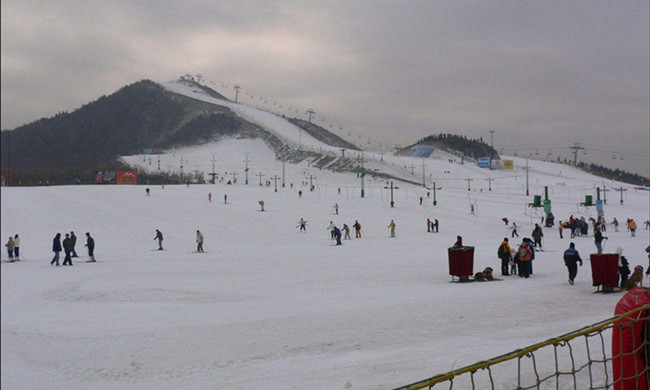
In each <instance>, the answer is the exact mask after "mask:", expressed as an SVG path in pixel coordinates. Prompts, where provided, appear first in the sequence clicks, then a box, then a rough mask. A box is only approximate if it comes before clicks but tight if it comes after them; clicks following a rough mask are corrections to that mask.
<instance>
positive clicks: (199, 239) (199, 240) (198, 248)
mask: <svg viewBox="0 0 650 390" xmlns="http://www.w3.org/2000/svg"><path fill="white" fill-rule="evenodd" d="M196 251H197V252H199V253H203V234H202V233H201V232H200V231H198V230H197V231H196Z"/></svg>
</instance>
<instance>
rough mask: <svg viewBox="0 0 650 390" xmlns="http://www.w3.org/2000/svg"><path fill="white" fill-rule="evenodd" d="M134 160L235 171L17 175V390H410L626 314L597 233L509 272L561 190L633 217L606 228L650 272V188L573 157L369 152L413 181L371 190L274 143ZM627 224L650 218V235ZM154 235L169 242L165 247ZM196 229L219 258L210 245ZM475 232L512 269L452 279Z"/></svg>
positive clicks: (242, 110) (501, 374)
mask: <svg viewBox="0 0 650 390" xmlns="http://www.w3.org/2000/svg"><path fill="white" fill-rule="evenodd" d="M166 88H169V89H170V90H174V91H175V92H176V93H182V94H186V95H192V96H193V97H194V98H196V99H201V100H205V99H214V97H209V96H204V95H202V94H201V93H200V92H199V91H193V90H188V89H187V88H186V87H183V86H182V85H179V84H176V83H171V84H166ZM218 104H224V105H227V106H228V107H229V108H230V109H232V110H233V111H235V112H237V114H238V115H242V116H245V117H246V118H247V119H248V120H250V121H251V122H254V123H256V124H257V125H258V126H262V127H264V128H265V129H266V131H269V132H272V133H273V134H274V136H275V137H277V138H281V139H283V140H285V142H287V144H290V145H294V147H295V146H296V145H297V147H298V148H300V147H303V148H305V149H307V148H309V149H311V150H314V151H318V152H319V153H323V154H331V155H332V156H334V158H335V159H338V158H339V157H338V156H342V154H343V153H345V154H353V155H354V154H355V153H358V152H355V151H351V150H350V151H346V152H342V151H341V150H340V148H331V147H329V148H328V146H327V145H325V144H323V143H322V142H320V141H318V140H317V139H315V138H313V137H311V138H310V137H309V136H307V135H306V134H304V133H303V134H300V130H298V129H296V128H295V127H291V126H289V125H287V124H286V123H285V122H280V121H278V120H277V117H276V118H274V117H272V116H269V115H267V114H265V113H261V112H259V111H256V110H254V109H251V108H248V107H243V106H238V105H236V104H234V103H232V102H227V101H220V102H218ZM359 157H360V156H359ZM123 158H124V159H125V160H127V161H128V162H129V163H131V164H134V165H138V166H140V167H141V168H142V169H147V170H151V171H154V172H155V171H157V170H158V166H160V169H161V170H165V171H178V170H180V165H183V169H184V170H185V172H191V171H195V170H196V171H200V172H203V173H205V174H207V173H209V172H211V171H212V169H213V164H214V170H215V172H216V173H217V174H218V176H217V178H218V180H217V181H216V183H215V184H202V185H194V184H190V185H189V186H186V185H166V186H164V187H163V186H160V185H147V184H146V183H142V184H141V185H123V186H108V185H104V186H102V185H78V186H72V185H71V186H52V187H3V188H2V189H1V195H2V203H1V211H2V218H1V226H0V232H1V234H2V235H3V236H4V237H9V235H14V234H19V235H20V237H21V238H22V245H21V253H22V258H23V260H22V261H20V262H15V263H6V262H3V263H2V265H1V266H2V270H1V271H2V272H1V273H0V276H1V278H2V279H1V282H2V283H1V285H0V288H1V292H2V294H1V303H2V305H1V318H0V320H1V329H0V331H1V337H2V343H1V346H0V348H1V355H0V357H1V363H0V364H1V368H2V370H1V385H2V388H3V389H4V388H8V389H12V388H29V389H39V388H80V389H83V388H92V389H118V388H119V389H176V388H179V387H182V388H189V389H203V388H229V389H250V388H261V387H263V388H265V389H287V388H290V389H377V388H393V387H397V386H399V385H404V384H406V383H411V382H414V381H416V380H420V379H423V378H426V377H430V376H432V375H434V374H437V373H441V372H446V371H448V370H450V369H452V368H459V367H463V366H465V365H468V364H471V363H474V362H476V361H479V360H484V359H487V358H490V357H493V356H496V355H500V354H503V353H506V352H508V351H511V350H514V349H517V348H522V347H525V346H527V345H530V344H533V343H536V342H540V341H543V340H546V339H548V338H550V337H553V336H557V335H560V334H564V333H566V332H569V331H571V330H574V329H578V328H581V327H583V326H586V325H589V324H592V323H595V322H598V321H601V320H603V319H606V318H609V317H611V316H612V315H613V311H614V306H615V304H616V302H617V301H618V300H619V299H620V297H621V295H622V294H619V293H614V294H594V292H595V291H596V287H594V286H592V283H591V269H590V262H589V254H590V253H592V252H594V251H595V246H594V241H593V236H592V235H591V234H590V235H589V236H588V237H577V238H574V239H570V238H569V237H568V233H567V232H565V235H564V238H563V239H560V237H559V232H558V231H557V229H556V228H544V238H543V251H538V252H537V253H536V258H535V261H534V266H533V270H534V272H533V275H532V276H531V277H530V278H529V279H523V278H518V277H516V276H501V275H499V272H498V270H499V268H500V267H499V264H500V263H499V260H498V259H497V257H496V252H497V248H498V246H499V244H500V243H501V241H502V240H503V238H504V237H509V238H510V242H511V243H512V244H513V245H516V244H518V243H519V242H520V239H518V238H512V237H511V230H510V229H509V228H510V227H511V223H512V221H514V222H516V223H517V225H518V226H519V236H520V237H526V236H530V232H531V231H532V229H533V227H534V225H535V224H536V223H539V222H540V220H541V216H542V211H541V210H540V209H539V208H531V207H528V204H529V203H532V201H533V197H534V196H535V195H541V196H543V195H544V193H545V189H547V190H548V195H549V198H550V200H551V205H552V211H553V213H554V214H555V216H556V221H559V220H566V219H567V218H568V217H569V216H570V215H574V216H576V217H581V216H584V217H585V218H589V217H595V216H596V210H595V207H584V206H581V205H580V203H582V202H584V200H585V197H586V196H587V195H589V196H593V197H594V199H595V197H596V194H597V191H596V188H601V197H602V198H605V197H606V199H607V204H606V205H605V206H604V211H605V218H606V220H607V221H608V222H610V223H611V221H612V219H613V218H614V217H616V218H617V219H618V220H619V221H620V222H621V226H620V228H619V230H620V231H619V232H615V231H613V227H612V226H611V225H608V230H607V232H606V233H605V235H606V236H607V237H608V240H607V241H606V244H605V252H613V251H614V249H615V248H616V247H621V248H623V250H624V252H623V254H624V255H626V256H627V258H628V260H629V261H630V264H631V265H632V266H634V265H637V264H640V265H643V266H644V267H645V266H647V265H648V263H647V262H648V258H647V255H646V253H645V251H644V250H645V248H646V246H647V245H648V244H649V241H650V236H649V234H648V232H650V230H645V229H644V226H643V221H645V220H647V219H648V218H649V213H650V206H649V204H650V202H649V195H650V192H649V191H646V190H643V189H639V188H635V187H634V186H630V185H626V184H622V183H618V182H613V181H603V179H601V178H597V177H594V176H591V175H589V174H586V173H584V172H582V171H579V170H577V169H574V168H572V167H568V166H566V165H559V164H554V163H548V162H539V161H529V162H528V164H529V169H528V170H526V169H525V166H526V161H525V160H523V159H518V158H513V160H514V169H513V170H488V169H485V168H479V167H478V166H476V164H474V163H468V162H465V163H464V164H460V160H459V159H458V158H454V157H453V156H450V155H447V154H444V153H442V152H440V151H435V152H434V153H433V155H432V156H431V157H430V158H426V159H422V158H413V157H404V156H401V157H397V156H392V155H389V154H386V153H379V152H372V151H366V152H364V153H363V159H364V168H366V169H368V170H376V171H377V172H381V173H384V174H386V175H391V176H394V177H399V178H400V179H404V180H408V181H409V182H413V183H409V182H406V181H401V180H400V181H397V180H395V181H394V183H393V188H392V189H391V185H390V184H391V183H390V182H391V181H392V180H390V179H388V180H387V179H385V178H382V177H380V176H376V177H370V176H369V175H368V176H366V177H364V178H363V180H364V182H363V186H364V187H363V188H364V197H363V198H362V197H361V180H362V178H361V177H358V176H357V175H356V174H355V173H337V172H334V171H331V170H328V169H327V167H326V166H323V167H320V168H319V167H317V166H316V165H315V164H313V161H312V160H310V159H306V160H304V161H302V162H300V163H298V164H293V163H285V164H283V163H282V162H281V161H279V160H277V156H276V153H275V151H274V150H273V149H272V148H270V147H269V146H268V144H267V143H266V142H265V141H264V140H262V139H259V138H257V139H249V138H237V137H232V138H227V139H223V140H221V141H220V142H217V143H206V144H204V145H201V146H194V147H186V148H177V149H169V150H165V153H164V154H160V155H133V156H124V157H123ZM313 158H316V157H313ZM159 159H160V160H159ZM246 160H248V161H246ZM246 165H248V167H249V171H248V172H245V171H244V167H245V166H246ZM423 167H424V168H423ZM246 173H248V184H246V183H245V180H246ZM235 179H236V182H235ZM228 181H230V182H231V184H228ZM422 181H424V184H425V185H426V187H423V186H422V184H419V183H422ZM283 182H284V186H283V185H282V184H283ZM433 182H435V183H436V184H435V188H436V190H435V192H434V191H433V189H432V185H433ZM260 184H261V185H260ZM276 185H277V187H276ZM396 187H398V188H396ZM145 188H150V196H147V194H146V192H145ZM276 188H277V190H276ZM527 188H528V190H527ZM527 192H528V194H527ZM209 196H210V197H211V201H209ZM621 196H622V199H623V202H620V199H621ZM434 197H435V200H436V205H435V206H434V204H433V201H434ZM420 198H422V201H421V200H420ZM391 199H392V200H393V201H394V207H391V206H390V201H391ZM261 200H263V201H264V204H265V211H264V212H261V211H260V205H259V201H261ZM334 205H338V214H336V212H335V209H334V208H333V206H334ZM470 205H473V206H474V214H472V213H471V212H470ZM504 217H507V218H509V220H510V221H511V222H510V224H509V225H508V226H506V225H505V223H504V222H503V221H502V218H504ZM300 218H304V219H306V220H307V221H308V223H307V231H306V232H305V233H301V232H300V231H299V229H298V228H297V224H298V221H299V220H300ZM427 218H430V219H432V220H434V219H438V220H439V225H440V232H439V233H428V232H427V229H426V220H427ZM627 218H634V219H635V220H636V221H637V223H638V225H639V230H638V231H637V232H636V237H632V236H631V234H630V232H628V231H626V228H625V220H626V219H627ZM355 220H358V221H359V222H360V223H361V225H362V234H363V237H362V238H359V239H355V238H352V239H350V240H343V245H341V246H335V245H334V241H332V240H331V239H330V234H329V230H328V229H327V227H328V225H329V223H330V221H332V222H333V223H334V224H336V225H337V226H339V227H342V226H343V224H344V223H345V224H347V225H348V226H350V227H351V226H352V224H353V223H354V222H355ZM391 220H394V221H395V223H396V224H397V229H396V230H397V236H396V237H395V238H390V235H389V232H388V228H387V226H388V224H389V222H390V221H391ZM156 229H160V230H161V231H162V232H163V234H164V241H163V246H164V248H165V249H166V250H164V251H158V250H156V248H157V244H156V243H155V241H154V240H153V238H154V235H155V230H156ZM197 230H200V231H201V232H202V233H203V235H204V236H205V245H204V246H205V249H206V253H204V254H198V253H194V251H195V250H196V243H195V238H196V231H197ZM70 231H74V232H75V233H76V234H77V236H78V237H79V240H80V241H79V242H78V243H77V248H76V249H77V252H78V253H79V254H80V256H81V257H80V258H77V259H73V261H74V264H75V265H74V266H73V267H62V266H61V267H54V266H51V265H50V260H51V259H52V252H51V249H52V248H51V246H52V238H53V237H54V235H55V234H56V233H57V232H60V233H66V232H70ZM85 232H90V233H91V234H92V236H93V237H94V238H95V241H96V250H95V257H96V258H97V259H98V262H97V263H86V262H85V260H86V256H85V253H86V252H85V248H84V247H83V244H84V243H85V236H84V233H85ZM590 232H591V230H590ZM457 235H461V236H462V237H463V239H464V243H465V245H471V246H474V247H475V255H474V272H477V271H480V270H482V269H484V268H485V267H487V266H490V267H492V268H494V269H495V270H497V277H498V278H499V279H501V281H497V282H491V283H465V284H459V283H450V281H451V277H450V276H449V272H448V271H449V270H448V258H447V248H448V247H449V246H451V245H452V244H453V243H454V241H455V240H456V236H457ZM352 236H353V237H354V233H352ZM571 241H572V242H575V243H576V247H577V249H578V250H579V251H580V253H581V255H582V257H583V259H584V260H585V262H584V266H582V267H581V268H580V269H579V273H578V277H577V279H576V284H575V285H570V284H569V283H567V270H566V268H565V266H564V263H563V260H562V252H563V251H564V250H565V249H566V248H567V247H568V244H569V242H571ZM3 253H4V252H3ZM6 256H7V255H6V253H4V254H3V257H2V259H3V260H5V259H6ZM605 337H606V340H605V343H606V345H609V344H608V343H609V342H610V340H609V337H611V335H609V334H605ZM574 352H575V354H576V356H577V357H579V356H581V355H582V354H583V352H580V351H577V350H576V351H574ZM502 367H503V368H502V369H499V370H498V373H497V372H496V371H495V377H494V381H495V384H496V385H497V387H499V388H514V387H515V386H516V372H517V368H516V366H514V367H513V366H508V365H504V366H502ZM524 376H528V377H529V378H534V373H533V372H528V373H524ZM596 380H598V379H596ZM454 384H455V385H456V387H459V388H463V384H462V383H461V382H460V381H459V382H455V383H454Z"/></svg>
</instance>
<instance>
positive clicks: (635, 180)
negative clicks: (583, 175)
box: [578, 162, 650, 187]
mask: <svg viewBox="0 0 650 390" xmlns="http://www.w3.org/2000/svg"><path fill="white" fill-rule="evenodd" d="M578 167H579V168H581V169H583V170H585V171H587V172H589V173H591V174H594V175H596V176H600V177H604V178H607V179H612V180H617V181H621V182H624V183H630V184H636V185H639V186H644V187H647V186H648V185H650V182H649V181H648V178H647V177H643V176H641V175H637V174H636V173H630V172H626V171H622V170H620V169H611V168H607V167H604V166H602V165H598V164H593V163H591V164H587V163H584V162H578Z"/></svg>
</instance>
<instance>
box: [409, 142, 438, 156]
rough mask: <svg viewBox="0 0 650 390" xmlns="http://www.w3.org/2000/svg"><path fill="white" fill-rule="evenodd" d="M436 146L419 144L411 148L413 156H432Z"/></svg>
mask: <svg viewBox="0 0 650 390" xmlns="http://www.w3.org/2000/svg"><path fill="white" fill-rule="evenodd" d="M434 150H435V148H434V147H433V146H426V145H417V146H414V147H412V148H411V153H410V154H409V155H410V156H411V157H421V158H427V157H429V156H431V154H432V153H433V151H434Z"/></svg>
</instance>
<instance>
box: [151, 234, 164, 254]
mask: <svg viewBox="0 0 650 390" xmlns="http://www.w3.org/2000/svg"><path fill="white" fill-rule="evenodd" d="M153 240H154V241H156V240H158V250H159V251H161V250H163V247H162V242H163V234H162V233H161V232H160V230H158V229H156V237H154V238H153Z"/></svg>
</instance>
